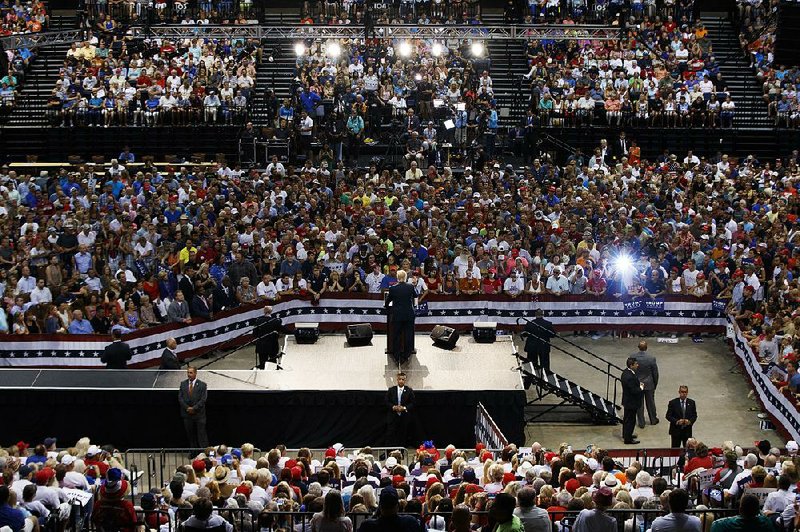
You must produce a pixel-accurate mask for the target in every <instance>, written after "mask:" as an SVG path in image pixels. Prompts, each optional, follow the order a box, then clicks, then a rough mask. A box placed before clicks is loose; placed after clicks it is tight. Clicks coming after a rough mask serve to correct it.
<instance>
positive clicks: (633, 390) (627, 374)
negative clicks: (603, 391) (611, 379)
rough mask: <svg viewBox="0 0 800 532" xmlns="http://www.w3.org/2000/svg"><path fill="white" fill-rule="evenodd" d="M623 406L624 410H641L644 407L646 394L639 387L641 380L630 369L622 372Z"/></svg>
mask: <svg viewBox="0 0 800 532" xmlns="http://www.w3.org/2000/svg"><path fill="white" fill-rule="evenodd" d="M621 380H622V406H623V407H624V408H639V407H640V406H641V405H642V396H643V395H644V392H643V391H642V389H641V388H640V387H639V379H638V378H637V377H636V374H635V373H634V372H633V371H632V370H631V369H630V368H625V371H623V372H622V377H621Z"/></svg>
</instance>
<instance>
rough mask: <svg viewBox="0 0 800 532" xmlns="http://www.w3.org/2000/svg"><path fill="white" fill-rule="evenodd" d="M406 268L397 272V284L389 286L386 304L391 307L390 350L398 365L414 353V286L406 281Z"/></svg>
mask: <svg viewBox="0 0 800 532" xmlns="http://www.w3.org/2000/svg"><path fill="white" fill-rule="evenodd" d="M407 279H408V274H407V273H406V272H405V270H399V271H398V272H397V284H396V285H394V286H391V287H389V290H388V291H387V295H386V299H385V301H384V306H385V307H387V308H389V307H391V315H390V316H391V317H390V324H389V326H390V327H391V328H392V345H391V346H389V347H390V351H391V354H392V358H393V359H394V361H395V362H396V363H397V365H398V367H399V366H401V365H403V364H404V363H405V362H406V361H408V359H409V358H411V355H412V354H413V353H414V317H415V316H414V298H415V297H416V293H415V291H414V287H413V286H411V285H410V284H408V283H407V282H406V280H407Z"/></svg>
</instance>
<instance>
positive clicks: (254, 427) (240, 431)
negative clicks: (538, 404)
mask: <svg viewBox="0 0 800 532" xmlns="http://www.w3.org/2000/svg"><path fill="white" fill-rule="evenodd" d="M415 392H416V415H415V419H414V425H415V426H414V428H413V430H414V434H415V435H416V441H419V442H420V443H421V442H422V441H423V440H433V441H434V442H435V443H436V444H437V446H439V447H440V448H443V447H444V446H445V445H447V444H449V443H452V444H454V445H456V446H458V447H472V446H474V444H475V436H474V426H475V408H476V405H477V403H478V401H480V402H482V403H483V405H484V406H485V407H486V409H487V410H488V412H489V414H490V415H491V416H492V417H493V418H494V420H495V422H496V423H497V425H498V427H499V428H500V430H502V431H503V433H504V434H505V436H506V437H507V438H508V440H509V441H510V442H514V443H517V444H519V445H521V444H523V443H524V419H523V417H524V408H525V393H524V391H522V390H515V391H501V390H497V391H494V390H488V391H460V390H456V391H428V390H420V391H415ZM385 394H386V392H384V391H273V390H269V391H263V392H262V391H256V392H254V391H221V390H210V391H209V393H208V403H207V411H208V435H209V438H210V440H211V441H212V442H219V443H221V442H225V443H230V444H233V445H239V444H241V443H242V442H245V441H249V442H251V443H253V444H254V445H256V446H257V447H260V448H261V449H269V448H271V447H272V446H274V445H275V444H278V443H283V444H285V445H287V446H288V447H290V448H295V447H302V446H307V447H312V448H321V447H322V448H324V447H328V446H330V445H332V444H333V443H335V442H341V443H343V444H344V445H346V446H362V445H373V446H380V445H383V444H384V443H385V442H384V437H385V434H386V413H387V408H386V406H385V405H384V401H385ZM0 404H2V405H3V406H4V409H3V422H2V425H3V434H4V435H5V436H6V439H7V440H8V441H12V439H13V438H16V439H24V440H26V441H34V442H36V441H41V440H42V439H43V438H45V437H48V436H57V437H58V439H59V442H63V444H64V445H70V444H72V442H75V441H77V440H78V439H79V438H81V437H83V436H89V437H90V438H91V439H92V441H93V442H99V443H112V444H114V445H115V446H117V448H119V449H130V448H174V447H177V448H181V447H186V446H187V445H188V442H187V440H186V436H185V435H184V431H183V424H182V423H181V422H180V417H179V411H178V403H177V391H175V390H130V389H129V390H120V389H117V390H98V389H90V390H87V389H83V390H75V389H0ZM13 441H16V440H13Z"/></svg>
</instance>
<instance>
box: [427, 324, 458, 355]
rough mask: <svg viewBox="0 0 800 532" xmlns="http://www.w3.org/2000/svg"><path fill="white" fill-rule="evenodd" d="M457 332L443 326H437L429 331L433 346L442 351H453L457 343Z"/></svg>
mask: <svg viewBox="0 0 800 532" xmlns="http://www.w3.org/2000/svg"><path fill="white" fill-rule="evenodd" d="M458 337H459V334H458V331H456V330H455V329H453V328H452V327H445V326H444V325H437V326H436V327H434V328H433V330H432V331H431V340H433V345H435V346H436V347H441V348H442V349H453V348H455V346H456V342H458Z"/></svg>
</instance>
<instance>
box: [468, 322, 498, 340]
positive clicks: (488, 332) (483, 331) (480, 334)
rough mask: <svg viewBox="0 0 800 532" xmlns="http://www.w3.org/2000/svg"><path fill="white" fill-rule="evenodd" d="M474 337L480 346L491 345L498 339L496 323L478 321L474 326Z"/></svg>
mask: <svg viewBox="0 0 800 532" xmlns="http://www.w3.org/2000/svg"><path fill="white" fill-rule="evenodd" d="M472 337H473V338H474V339H475V341H476V342H477V343H479V344H491V343H494V341H495V340H496V339H497V322H496V321H476V322H475V323H473V324H472Z"/></svg>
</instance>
